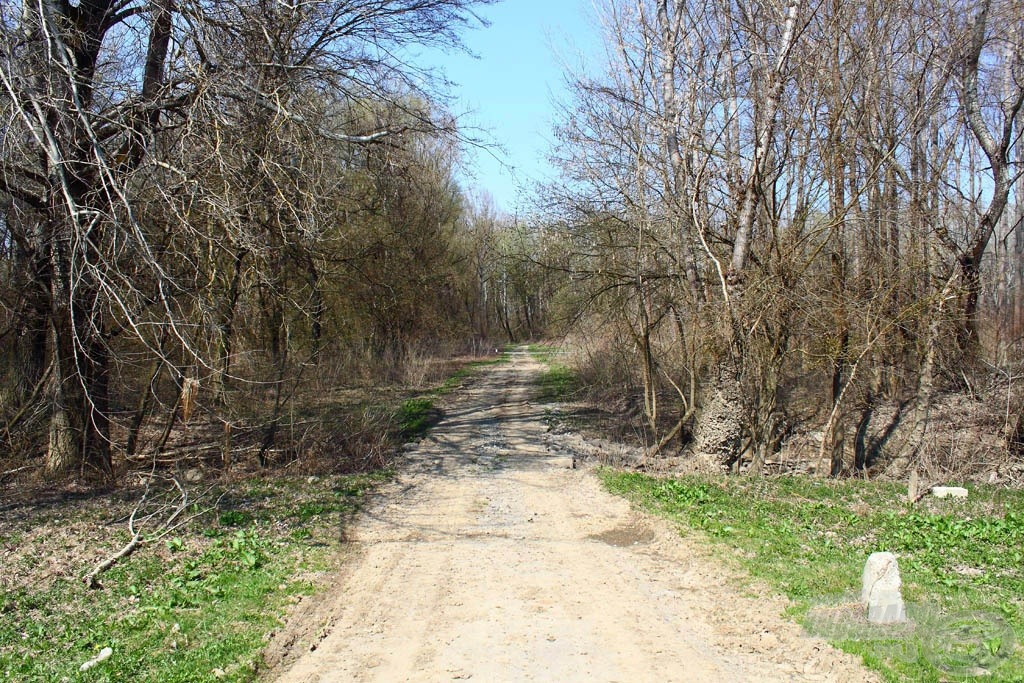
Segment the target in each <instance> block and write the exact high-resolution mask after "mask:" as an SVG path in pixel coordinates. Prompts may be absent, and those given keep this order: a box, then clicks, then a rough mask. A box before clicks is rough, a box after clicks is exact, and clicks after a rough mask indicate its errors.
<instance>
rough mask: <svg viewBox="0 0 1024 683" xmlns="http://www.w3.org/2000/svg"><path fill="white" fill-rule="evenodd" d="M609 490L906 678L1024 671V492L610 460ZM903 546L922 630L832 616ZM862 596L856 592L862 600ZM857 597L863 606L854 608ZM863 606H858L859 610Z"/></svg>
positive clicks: (813, 624) (873, 662) (903, 565)
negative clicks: (723, 475) (938, 490)
mask: <svg viewBox="0 0 1024 683" xmlns="http://www.w3.org/2000/svg"><path fill="white" fill-rule="evenodd" d="M602 478H603V480H604V483H605V485H606V486H607V487H608V488H609V490H611V491H613V492H615V493H618V494H621V495H623V496H626V497H628V498H629V499H631V500H633V501H634V502H635V503H637V504H638V505H640V506H642V507H644V508H646V509H648V510H650V511H654V512H656V513H659V514H662V515H665V516H667V517H669V518H672V519H675V520H678V521H679V522H681V523H682V524H683V525H685V527H690V528H691V529H696V530H699V531H700V532H701V533H702V534H703V535H704V536H705V537H706V538H707V539H708V540H709V541H710V542H712V543H714V544H717V545H720V546H723V547H725V548H729V549H731V550H732V552H731V553H725V554H723V556H727V557H736V558H738V560H737V561H738V562H739V563H740V565H741V566H742V567H744V568H745V569H746V570H747V571H748V572H749V573H750V574H751V575H753V576H755V577H758V578H760V579H763V580H765V581H767V582H768V583H769V584H770V585H771V586H773V587H774V588H776V589H778V590H780V591H782V592H783V593H785V594H786V595H787V596H789V597H790V598H792V599H793V600H794V601H795V607H794V608H793V610H792V612H793V614H792V616H794V617H796V618H798V619H800V620H802V622H803V623H804V625H805V626H807V627H808V629H809V630H811V631H812V632H817V633H818V634H819V635H823V636H825V637H828V638H829V639H830V640H833V641H834V642H836V643H837V644H838V645H839V646H840V647H842V648H843V649H846V650H848V651H850V652H853V653H856V654H860V655H862V656H863V658H864V661H865V663H866V664H868V665H869V666H871V667H872V668H875V669H877V670H879V671H880V672H882V673H883V674H884V675H885V677H886V678H887V679H888V680H892V681H902V680H909V681H935V682H938V681H945V680H963V679H964V678H965V677H967V676H969V675H971V674H972V673H973V674H980V673H981V670H983V669H984V670H991V674H992V675H990V676H986V680H990V681H1016V682H1020V681H1024V649H1022V648H1021V647H1020V646H1019V645H1018V646H1016V647H1014V643H1021V642H1024V492H1021V491H1009V490H1005V489H995V488H989V487H971V497H970V498H969V499H968V500H967V501H953V500H941V501H940V500H937V499H933V498H926V499H925V500H924V501H922V502H921V503H920V504H919V505H918V506H915V507H908V506H907V504H906V503H905V502H904V496H905V491H906V489H905V488H903V487H900V486H897V485H894V484H886V483H875V482H855V481H844V482H833V481H829V482H821V481H816V480H811V479H806V478H797V477H793V478H776V479H754V478H728V479H710V478H701V477H684V478H675V479H659V478H655V477H650V476H646V475H642V474H636V473H623V472H614V471H611V470H605V471H603V472H602ZM883 550H885V551H891V552H894V553H896V554H897V556H898V557H899V561H900V571H901V575H902V578H903V583H904V598H905V599H906V600H907V603H908V612H909V616H910V618H911V619H912V620H914V622H915V623H916V631H915V632H914V633H912V634H910V635H906V634H903V633H892V632H881V633H880V632H878V631H872V630H871V629H870V628H869V627H866V626H864V625H863V624H862V623H860V620H859V619H857V618H852V619H850V620H848V621H840V622H839V623H836V622H829V621H827V620H825V619H823V618H822V617H821V615H822V614H823V613H827V609H831V608H830V607H828V606H829V605H832V606H835V605H838V604H840V603H845V602H848V601H850V600H851V596H855V595H856V594H857V593H858V592H859V588H860V575H861V572H862V571H863V566H864V562H865V560H866V559H867V557H868V555H869V554H870V553H872V552H875V551H883ZM855 599H856V597H854V598H853V600H855ZM851 609H852V608H851ZM851 616H853V617H856V612H853V613H852V614H851Z"/></svg>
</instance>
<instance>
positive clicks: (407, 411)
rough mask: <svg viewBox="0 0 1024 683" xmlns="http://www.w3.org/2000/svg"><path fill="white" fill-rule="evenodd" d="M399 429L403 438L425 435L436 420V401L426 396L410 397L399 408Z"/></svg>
mask: <svg viewBox="0 0 1024 683" xmlns="http://www.w3.org/2000/svg"><path fill="white" fill-rule="evenodd" d="M397 417H398V429H399V432H400V434H401V436H402V438H403V439H406V440H410V439H415V438H418V437H421V436H423V435H424V434H426V433H427V432H428V431H430V428H431V427H432V426H433V425H434V422H435V421H436V411H435V410H434V401H433V400H432V399H429V398H425V397H422V396H421V397H417V398H410V399H407V400H405V401H403V402H402V405H401V406H399V408H398V416H397Z"/></svg>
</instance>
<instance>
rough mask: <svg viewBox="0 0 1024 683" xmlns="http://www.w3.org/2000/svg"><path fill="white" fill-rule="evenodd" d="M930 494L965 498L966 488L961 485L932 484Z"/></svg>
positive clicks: (938, 496)
mask: <svg viewBox="0 0 1024 683" xmlns="http://www.w3.org/2000/svg"><path fill="white" fill-rule="evenodd" d="M932 495H933V496H935V497H936V498H966V497H967V489H965V488H963V487H962V486H933V487H932Z"/></svg>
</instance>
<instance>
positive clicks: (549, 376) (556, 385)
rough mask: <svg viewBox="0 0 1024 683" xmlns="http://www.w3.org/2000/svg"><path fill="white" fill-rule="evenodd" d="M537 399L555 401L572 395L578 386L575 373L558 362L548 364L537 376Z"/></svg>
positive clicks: (546, 401) (544, 401)
mask: <svg viewBox="0 0 1024 683" xmlns="http://www.w3.org/2000/svg"><path fill="white" fill-rule="evenodd" d="M537 386H538V389H539V391H538V396H537V399H538V400H539V401H541V402H543V403H556V402H559V401H565V400H568V399H569V398H571V397H572V395H573V394H574V393H575V392H576V390H577V388H578V382H577V379H576V373H575V372H573V370H572V368H569V367H567V366H565V365H560V364H557V363H555V364H549V365H548V367H547V369H546V370H545V371H544V372H543V373H541V375H540V376H539V377H538V378H537Z"/></svg>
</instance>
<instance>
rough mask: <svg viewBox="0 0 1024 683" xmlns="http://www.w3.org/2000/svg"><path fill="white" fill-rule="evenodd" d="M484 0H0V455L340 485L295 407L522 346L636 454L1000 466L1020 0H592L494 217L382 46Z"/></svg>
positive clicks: (421, 93)
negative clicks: (297, 466) (598, 48)
mask: <svg viewBox="0 0 1024 683" xmlns="http://www.w3.org/2000/svg"><path fill="white" fill-rule="evenodd" d="M487 4H490V3H489V2H486V1H484V2H474V1H472V0H384V1H376V0H375V1H372V2H371V1H368V0H357V1H355V2H304V3H296V4H289V3H286V2H280V1H277V0H227V1H223V2H205V1H203V0H178V1H177V2H170V1H168V0H152V1H148V2H142V1H139V0H97V1H90V2H87V1H84V0H83V1H81V2H70V1H69V0H53V1H49V0H47V1H40V2H2V3H0V31H2V36H0V50H2V52H3V55H2V59H0V81H2V88H0V108H2V111H3V135H2V138H0V147H2V155H0V198H2V218H0V247H2V252H0V268H2V273H3V282H2V284H0V335H2V341H0V356H2V360H0V426H2V434H0V438H2V440H3V443H2V445H0V469H2V470H5V471H7V472H14V471H32V472H39V473H40V475H41V476H45V477H49V478H61V477H72V478H78V479H82V480H87V481H92V482H109V481H111V480H113V479H116V477H117V476H118V473H119V472H123V471H125V470H126V469H130V468H131V467H133V466H140V465H141V466H146V464H147V463H154V464H155V463H157V462H160V463H162V464H167V463H174V462H176V461H177V460H179V459H181V458H183V457H196V454H197V451H196V445H195V444H196V443H199V441H195V440H193V442H187V441H182V432H183V431H187V430H188V429H189V425H192V434H193V436H194V437H195V438H197V439H199V440H200V441H201V442H202V443H204V444H205V445H204V446H202V448H200V450H203V453H205V455H203V458H204V460H203V461H204V462H207V464H210V463H212V464H213V465H215V466H217V467H224V468H226V467H228V466H230V465H231V464H232V462H238V461H241V460H244V461H246V462H247V463H249V464H252V463H257V464H258V466H259V467H271V466H275V465H281V464H287V463H289V462H292V461H294V460H296V459H297V458H300V457H304V454H309V453H312V452H316V453H320V454H324V453H327V454H330V453H332V452H337V453H335V455H337V458H336V460H337V461H338V463H337V464H338V466H339V467H343V468H345V467H355V466H356V465H357V464H358V462H360V461H361V462H363V464H364V466H365V464H366V462H367V461H366V458H365V457H363V455H361V454H360V453H358V452H357V451H359V449H360V448H361V446H359V445H358V444H354V442H353V440H352V439H350V438H348V437H349V436H351V435H352V434H355V433H362V432H363V431H366V430H367V429H370V428H372V427H373V424H372V423H374V419H375V418H374V417H373V416H372V415H369V414H368V413H367V412H366V411H364V412H363V413H360V414H355V413H353V414H352V415H349V416H347V417H346V419H347V420H348V422H344V423H343V424H341V425H340V426H336V427H332V429H334V430H335V431H332V432H330V433H326V434H324V433H322V432H324V429H322V426H316V424H315V423H316V419H315V416H316V415H317V413H316V411H315V410H314V408H315V406H314V404H315V403H316V400H317V398H318V397H320V396H322V395H324V394H325V393H330V392H331V391H333V390H334V389H337V388H339V387H353V386H383V385H392V384H401V383H403V382H407V381H408V379H409V377H410V376H412V375H415V374H416V373H420V374H422V373H423V372H425V371H426V370H424V368H425V367H427V366H429V365H430V364H431V363H433V362H434V360H436V359H439V358H446V357H450V356H452V355H453V354H467V353H469V354H477V355H480V354H482V353H483V352H484V351H485V350H491V349H494V348H496V347H500V346H501V345H503V344H505V343H518V342H523V341H529V340H539V339H554V340H561V341H562V342H564V343H565V345H566V347H567V348H572V349H574V351H573V353H572V354H570V355H571V357H572V358H573V363H574V368H573V372H574V374H575V381H576V382H577V383H578V385H579V391H578V394H577V395H579V396H589V397H591V398H593V397H597V396H600V397H612V398H613V399H615V400H617V401H619V402H620V403H621V405H622V406H624V409H623V411H621V412H622V413H623V414H624V416H625V419H628V420H632V423H631V424H632V426H631V427H630V429H632V431H633V432H634V433H635V434H636V435H638V437H639V439H640V440H641V441H642V444H643V447H644V452H645V455H646V457H648V458H661V457H669V456H670V455H671V456H672V457H675V458H677V459H679V460H681V461H682V462H684V464H685V466H687V467H695V468H698V469H704V470H723V471H724V470H730V471H745V472H750V473H758V472H766V471H769V470H771V469H772V468H775V469H778V468H779V467H780V466H781V465H780V462H781V459H780V455H779V454H780V453H782V452H792V451H793V449H794V448H795V446H794V444H801V443H802V446H800V448H799V449H797V450H798V451H799V455H800V459H801V460H802V461H806V462H808V463H810V464H809V465H808V467H807V469H810V470H811V471H814V472H816V473H818V474H823V475H831V476H840V475H852V474H861V473H867V472H869V471H878V472H881V471H888V472H890V473H893V474H898V475H901V474H902V473H905V472H906V471H908V470H910V469H914V468H917V467H922V468H926V469H927V468H933V469H937V470H942V471H945V470H956V469H957V468H959V467H961V466H965V467H974V466H975V465H977V467H979V468H982V469H984V468H983V467H982V465H981V464H978V463H981V462H983V461H984V462H988V461H989V460H991V459H992V457H994V456H998V458H999V459H1000V463H1003V464H1006V466H1007V467H1011V468H1012V466H1013V465H1014V463H1017V464H1019V462H1020V449H1021V448H1022V443H1024V422H1022V420H1021V415H1022V410H1024V402H1022V396H1021V393H1020V390H1019V387H1018V384H1019V381H1020V379H1021V378H1022V372H1021V360H1022V347H1021V341H1022V339H1021V332H1022V330H1024V319H1022V316H1024V294H1022V290H1021V286H1020V285H1021V278H1022V277H1024V226H1022V218H1024V187H1022V184H1021V182H1020V176H1021V174H1022V172H1024V145H1022V142H1021V130H1022V123H1024V114H1022V112H1021V110H1022V104H1024V45H1022V43H1024V11H1022V9H1021V7H1020V5H1019V4H1018V3H1016V2H1012V1H1011V0H970V1H967V2H959V1H956V2H954V1H951V0H944V1H931V0H928V1H919V0H906V1H905V2H882V1H881V0H877V1H876V0H863V1H860V2H840V1H838V0H818V1H811V2H808V1H806V0H758V1H755V2H739V1H736V0H707V1H704V2H690V1H684V0H640V1H639V2H635V3H624V2H618V1H616V0H604V1H603V2H601V3H598V14H599V18H600V24H601V26H602V28H603V30H604V36H603V41H604V43H603V44H604V53H603V54H604V57H605V61H604V63H603V64H601V65H599V68H596V69H588V70H586V71H581V72H580V73H578V74H572V73H570V74H567V78H568V79H569V80H570V83H571V93H570V96H569V97H568V98H567V99H566V100H565V101H563V102H562V103H561V105H560V106H561V108H560V112H559V115H558V120H557V122H556V129H555V132H554V135H555V137H556V140H557V146H556V147H555V148H554V149H553V150H552V157H553V161H554V163H555V164H556V166H557V168H558V169H559V172H560V175H559V178H558V179H557V180H556V181H552V182H548V183H545V184H543V185H539V186H538V187H535V188H533V192H532V195H531V202H532V207H533V208H532V210H531V211H530V212H529V213H528V215H525V216H521V217H518V218H516V219H514V220H513V219H511V218H510V217H508V216H505V215H502V214H501V212H499V211H497V210H495V209H494V208H493V207H492V205H491V204H490V202H489V201H488V199H487V196H486V194H482V193H478V192H475V191H474V190H473V189H472V188H468V187H465V186H464V184H463V183H461V182H460V181H459V179H458V177H459V176H458V172H457V171H458V168H459V165H460V164H461V163H462V158H463V155H464V153H465V151H466V150H467V149H468V148H471V147H477V146H480V145H486V144H487V142H486V140H482V139H481V138H480V137H478V136H476V135H475V133H474V131H472V130H468V129H466V128H465V127H464V126H462V124H461V122H460V120H459V117H458V116H456V115H455V114H453V113H452V110H451V109H450V107H449V106H448V105H449V99H448V97H449V93H448V92H447V90H446V87H447V83H446V80H445V76H444V74H443V73H439V72H437V71H434V70H431V69H430V68H428V67H426V66H424V65H422V64H418V63H417V62H416V60H415V59H414V57H413V56H414V55H415V54H416V53H415V51H413V50H412V48H413V47H414V46H423V45H428V46H432V47H435V48H447V49H451V50H459V49H463V47H462V42H461V38H460V36H461V35H462V34H463V32H464V31H466V30H472V29H473V28H474V27H479V26H480V25H482V23H483V22H484V20H483V19H482V18H481V17H480V16H479V14H478V10H479V9H480V8H481V7H482V6H484V5H487ZM311 406H312V407H311ZM311 415H312V416H314V417H313V418H311V417H310V416H311ZM950 416H952V418H951V417H950ZM951 420H952V421H954V422H955V421H957V420H959V421H961V422H966V423H969V424H968V426H969V427H970V428H971V429H973V430H974V431H973V432H971V431H970V429H968V430H967V431H966V432H964V431H961V432H959V433H958V434H959V436H956V437H955V438H954V437H951V436H950V432H949V430H945V431H944V430H943V429H940V428H941V427H945V426H948V423H949V422H950V421H951ZM310 424H313V425H314V426H313V427H310ZM368 425H369V427H368ZM297 426H298V428H297ZM318 430H319V431H318ZM964 434H966V435H967V436H964ZM801 439H802V441H801ZM958 440H959V441H958ZM204 449H205V450H204ZM787 449H788V450H787ZM348 450H351V451H352V452H351V453H349V452H347V451H348ZM341 451H346V452H344V453H342V452H341ZM330 457H334V456H330ZM361 458H362V460H360V459H361ZM968 461H970V462H968ZM971 463H974V464H971ZM1002 466H1003V465H1000V466H999V467H1000V468H1002ZM989 469H990V470H992V471H991V474H992V475H993V476H994V477H995V478H997V479H998V478H1003V479H1012V478H1013V476H1019V474H1018V475H1013V474H1012V472H1016V470H1011V469H999V468H996V469H993V468H992V467H990V468H989ZM997 469H998V471H996V470H997Z"/></svg>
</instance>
